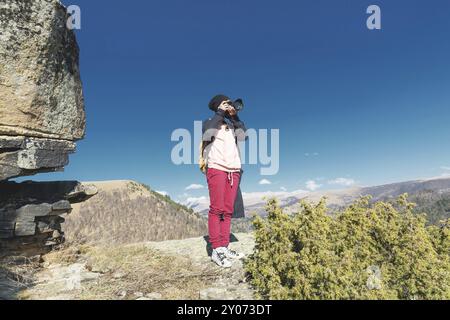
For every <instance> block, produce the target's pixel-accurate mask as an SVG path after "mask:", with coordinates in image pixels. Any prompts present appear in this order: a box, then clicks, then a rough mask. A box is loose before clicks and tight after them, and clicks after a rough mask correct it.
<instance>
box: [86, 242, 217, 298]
mask: <svg viewBox="0 0 450 320" xmlns="http://www.w3.org/2000/svg"><path fill="white" fill-rule="evenodd" d="M86 255H87V257H88V259H89V262H88V268H89V269H91V270H93V271H101V272H102V273H104V275H103V276H102V277H101V278H100V279H99V280H98V281H96V282H94V283H88V284H86V286H84V288H83V290H82V292H81V294H80V296H79V299H82V300H84V299H86V300H92V299H94V300H98V299H101V300H110V299H113V300H115V299H119V298H122V299H136V295H135V294H136V293H141V294H143V295H144V296H145V295H146V294H149V293H153V292H158V293H160V294H161V295H162V298H163V299H198V292H199V290H200V289H202V288H204V287H207V285H208V284H210V283H211V280H213V279H216V278H218V277H219V274H218V273H216V272H205V271H204V270H201V269H200V268H199V267H198V266H193V265H192V264H191V263H190V261H189V260H188V259H187V258H184V257H173V256H165V255H161V254H160V253H158V252H157V251H155V250H152V249H149V248H147V247H145V246H143V245H130V246H118V247H93V248H90V249H88V250H87V253H86ZM123 293H126V294H125V295H123ZM121 295H123V296H122V297H121Z"/></svg>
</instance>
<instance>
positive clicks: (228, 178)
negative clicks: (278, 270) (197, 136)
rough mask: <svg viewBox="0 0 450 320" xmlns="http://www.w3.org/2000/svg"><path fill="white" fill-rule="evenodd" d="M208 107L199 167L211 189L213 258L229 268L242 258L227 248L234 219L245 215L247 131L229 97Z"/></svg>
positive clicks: (219, 98) (210, 228) (218, 97)
mask: <svg viewBox="0 0 450 320" xmlns="http://www.w3.org/2000/svg"><path fill="white" fill-rule="evenodd" d="M209 108H210V109H211V110H212V111H213V112H214V116H213V117H212V118H210V119H208V120H206V121H204V122H203V139H202V144H201V150H200V152H201V155H200V168H201V170H202V171H203V172H204V173H206V179H207V182H208V189H209V198H210V208H209V213H208V229H209V240H210V243H211V245H212V249H213V252H212V255H211V259H212V261H214V262H215V263H216V264H218V265H219V266H221V267H224V268H229V267H231V260H232V259H235V258H240V257H241V256H242V255H241V254H239V253H237V252H235V251H233V250H231V249H230V248H229V247H228V246H229V243H230V234H231V218H232V217H234V218H241V217H244V216H245V214H244V206H243V201H242V194H241V192H240V188H239V185H240V180H241V176H242V169H241V157H240V153H239V148H238V141H243V140H245V139H246V128H245V125H244V123H243V122H242V121H241V120H240V119H239V117H238V115H237V110H236V108H235V106H234V104H233V102H231V100H230V98H228V97H227V96H224V95H217V96H215V97H214V98H213V99H212V100H211V101H210V103H209ZM233 213H234V214H233Z"/></svg>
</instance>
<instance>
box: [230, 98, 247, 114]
mask: <svg viewBox="0 0 450 320" xmlns="http://www.w3.org/2000/svg"><path fill="white" fill-rule="evenodd" d="M230 106H232V107H233V108H234V109H235V110H236V111H237V112H239V111H242V109H244V101H242V99H236V100H235V101H234V102H230Z"/></svg>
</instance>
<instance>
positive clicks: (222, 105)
mask: <svg viewBox="0 0 450 320" xmlns="http://www.w3.org/2000/svg"><path fill="white" fill-rule="evenodd" d="M228 107H229V104H228V101H223V102H222V103H221V104H220V106H219V108H218V109H219V110H223V111H228Z"/></svg>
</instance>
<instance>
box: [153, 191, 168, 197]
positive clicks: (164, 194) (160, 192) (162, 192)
mask: <svg viewBox="0 0 450 320" xmlns="http://www.w3.org/2000/svg"><path fill="white" fill-rule="evenodd" d="M156 192H158V193H159V194H162V195H163V196H168V195H169V193H168V192H167V191H158V190H156Z"/></svg>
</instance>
